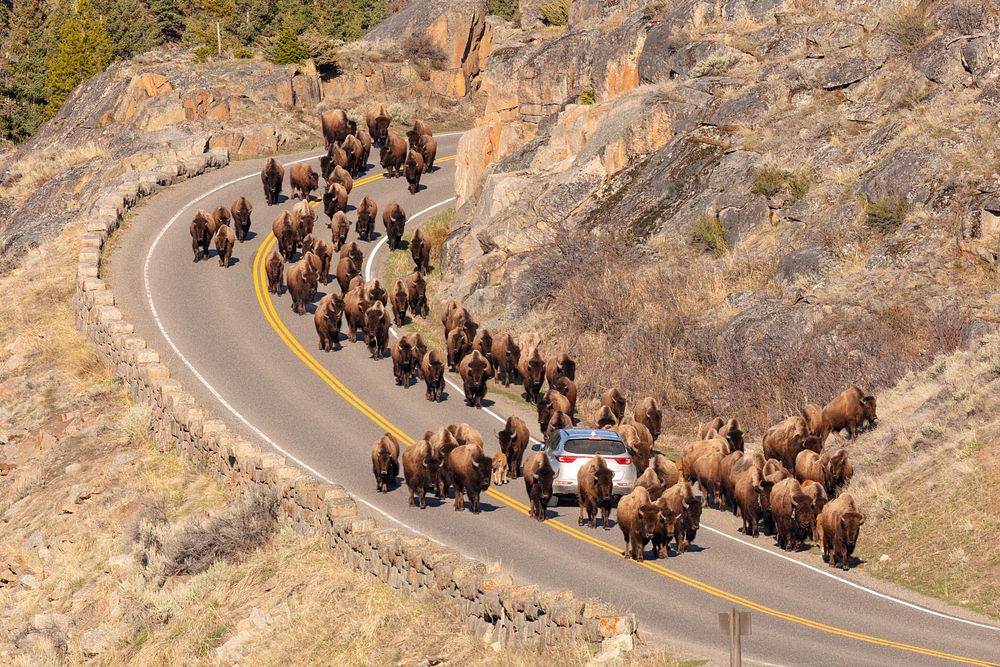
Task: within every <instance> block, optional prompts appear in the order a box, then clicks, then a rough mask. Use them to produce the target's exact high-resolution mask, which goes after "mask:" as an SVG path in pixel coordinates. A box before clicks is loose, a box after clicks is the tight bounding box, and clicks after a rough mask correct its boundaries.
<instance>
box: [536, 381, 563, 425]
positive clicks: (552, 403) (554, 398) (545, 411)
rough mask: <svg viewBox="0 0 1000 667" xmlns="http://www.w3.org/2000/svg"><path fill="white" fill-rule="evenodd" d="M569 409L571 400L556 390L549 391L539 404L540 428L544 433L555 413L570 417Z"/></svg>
mask: <svg viewBox="0 0 1000 667" xmlns="http://www.w3.org/2000/svg"><path fill="white" fill-rule="evenodd" d="M569 409H570V406H569V399H568V398H566V397H565V396H563V395H562V394H561V393H559V392H558V391H556V390H555V389H549V390H548V391H547V392H545V396H544V397H543V398H542V400H540V401H539V402H538V428H539V429H541V430H542V431H544V430H545V428H546V427H547V426H548V425H549V420H550V419H551V418H552V415H553V414H554V413H556V412H562V413H563V414H566V415H568V414H569Z"/></svg>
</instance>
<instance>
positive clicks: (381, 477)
mask: <svg viewBox="0 0 1000 667" xmlns="http://www.w3.org/2000/svg"><path fill="white" fill-rule="evenodd" d="M372 472H373V473H374V474H375V490H376V491H378V492H379V493H389V487H390V486H391V485H392V484H394V483H395V482H396V475H398V474H399V440H396V436H394V435H392V434H391V433H386V434H385V435H383V436H382V437H381V438H379V439H378V440H376V441H375V442H374V443H373V444H372Z"/></svg>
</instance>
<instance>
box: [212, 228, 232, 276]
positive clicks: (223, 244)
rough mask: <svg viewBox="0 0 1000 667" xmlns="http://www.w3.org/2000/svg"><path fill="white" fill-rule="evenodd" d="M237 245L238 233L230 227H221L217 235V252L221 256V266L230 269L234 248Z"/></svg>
mask: <svg viewBox="0 0 1000 667" xmlns="http://www.w3.org/2000/svg"><path fill="white" fill-rule="evenodd" d="M235 245H236V233H235V232H234V231H233V230H232V228H231V227H230V226H229V225H219V231H217V232H216V233H215V250H216V252H218V254H219V266H224V267H226V268H227V269H228V268H229V260H230V258H232V256H233V246H235Z"/></svg>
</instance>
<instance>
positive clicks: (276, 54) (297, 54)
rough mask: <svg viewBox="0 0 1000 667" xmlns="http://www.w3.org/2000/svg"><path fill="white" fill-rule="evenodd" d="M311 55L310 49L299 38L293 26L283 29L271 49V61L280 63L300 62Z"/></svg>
mask: <svg viewBox="0 0 1000 667" xmlns="http://www.w3.org/2000/svg"><path fill="white" fill-rule="evenodd" d="M308 57H309V49H307V48H306V45H305V44H303V43H302V42H301V41H300V40H299V36H298V35H297V34H296V33H295V30H294V29H292V27H291V26H289V27H286V28H284V29H282V31H281V32H280V33H279V34H278V41H277V42H275V44H274V48H273V49H272V50H271V62H273V63H277V64H279V65H291V64H293V63H300V62H302V61H303V60H305V59H306V58H308Z"/></svg>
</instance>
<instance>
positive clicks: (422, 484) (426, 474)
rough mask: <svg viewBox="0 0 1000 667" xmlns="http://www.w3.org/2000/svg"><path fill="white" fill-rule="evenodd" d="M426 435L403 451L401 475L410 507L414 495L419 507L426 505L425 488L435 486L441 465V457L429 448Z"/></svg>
mask: <svg viewBox="0 0 1000 667" xmlns="http://www.w3.org/2000/svg"><path fill="white" fill-rule="evenodd" d="M428 435H430V434H429V433H428ZM426 437H427V436H425V439H424V440H419V441H417V442H416V443H415V444H414V445H413V446H412V447H410V448H408V449H407V450H406V451H404V452H403V477H404V478H405V479H406V486H407V488H408V493H407V496H408V498H407V500H408V501H409V505H410V507H413V505H414V501H413V499H414V497H416V499H417V502H418V503H419V505H420V509H425V508H426V507H427V499H426V496H427V489H428V487H436V486H437V482H438V472H439V469H440V467H441V458H440V457H439V456H438V455H436V454H435V453H434V451H433V450H432V449H431V446H430V444H429V443H428V442H427V439H426Z"/></svg>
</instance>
